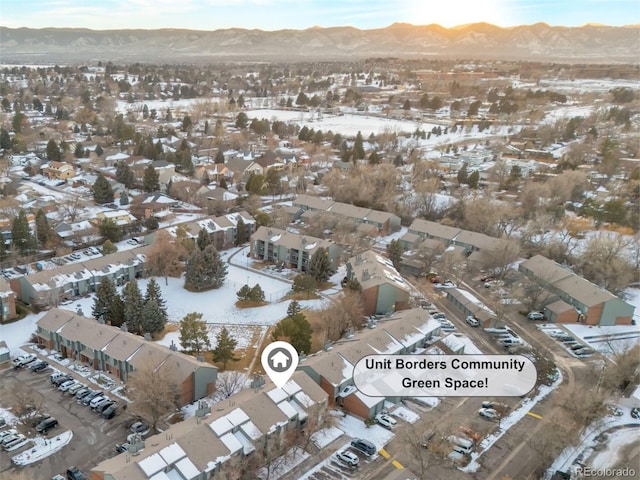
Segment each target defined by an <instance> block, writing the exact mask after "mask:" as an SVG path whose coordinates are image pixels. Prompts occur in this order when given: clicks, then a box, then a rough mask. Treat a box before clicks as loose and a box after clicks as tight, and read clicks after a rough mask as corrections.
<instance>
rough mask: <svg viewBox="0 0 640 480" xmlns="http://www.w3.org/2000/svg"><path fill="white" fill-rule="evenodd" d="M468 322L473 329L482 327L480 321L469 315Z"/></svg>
mask: <svg viewBox="0 0 640 480" xmlns="http://www.w3.org/2000/svg"><path fill="white" fill-rule="evenodd" d="M466 322H467V323H468V324H469V325H471V326H472V327H479V326H480V322H479V321H478V319H477V318H476V317H474V316H472V315H469V316H468V317H467V318H466Z"/></svg>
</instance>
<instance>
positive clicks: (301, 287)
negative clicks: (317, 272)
mask: <svg viewBox="0 0 640 480" xmlns="http://www.w3.org/2000/svg"><path fill="white" fill-rule="evenodd" d="M316 288H318V282H316V279H315V278H313V277H312V276H311V275H307V274H304V273H301V274H300V275H296V276H295V278H294V279H293V285H292V287H291V290H293V291H294V292H307V298H309V297H311V292H313V291H314V290H315V289H316Z"/></svg>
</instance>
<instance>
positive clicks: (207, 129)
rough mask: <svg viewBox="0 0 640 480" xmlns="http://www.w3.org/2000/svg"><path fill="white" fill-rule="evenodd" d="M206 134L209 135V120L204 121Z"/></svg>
mask: <svg viewBox="0 0 640 480" xmlns="http://www.w3.org/2000/svg"><path fill="white" fill-rule="evenodd" d="M204 134H205V135H209V120H205V121H204Z"/></svg>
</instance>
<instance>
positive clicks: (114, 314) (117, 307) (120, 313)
mask: <svg viewBox="0 0 640 480" xmlns="http://www.w3.org/2000/svg"><path fill="white" fill-rule="evenodd" d="M106 321H107V322H108V323H109V325H111V326H113V327H120V326H121V325H122V324H123V323H124V302H123V301H122V297H121V296H120V295H116V296H115V297H114V299H113V302H112V303H111V305H110V307H109V311H108V315H107V320H106Z"/></svg>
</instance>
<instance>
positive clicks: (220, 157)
mask: <svg viewBox="0 0 640 480" xmlns="http://www.w3.org/2000/svg"><path fill="white" fill-rule="evenodd" d="M215 163H224V153H222V150H218V153H216V158H215Z"/></svg>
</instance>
